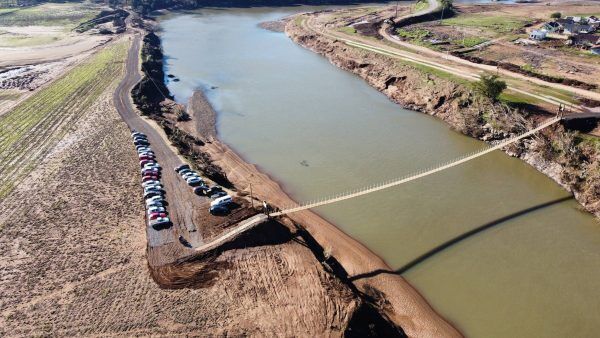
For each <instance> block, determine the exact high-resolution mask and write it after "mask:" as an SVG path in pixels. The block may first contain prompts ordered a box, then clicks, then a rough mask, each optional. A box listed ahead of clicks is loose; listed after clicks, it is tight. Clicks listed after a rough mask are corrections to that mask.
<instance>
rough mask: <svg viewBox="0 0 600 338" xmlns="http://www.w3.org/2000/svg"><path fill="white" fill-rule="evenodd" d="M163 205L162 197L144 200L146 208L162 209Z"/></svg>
mask: <svg viewBox="0 0 600 338" xmlns="http://www.w3.org/2000/svg"><path fill="white" fill-rule="evenodd" d="M165 205H166V202H165V198H164V197H163V196H152V197H148V198H146V207H151V206H158V207H163V208H164V206H165Z"/></svg>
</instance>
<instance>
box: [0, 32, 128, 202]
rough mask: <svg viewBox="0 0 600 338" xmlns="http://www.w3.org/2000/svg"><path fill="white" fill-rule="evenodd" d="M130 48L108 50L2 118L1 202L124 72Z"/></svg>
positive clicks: (85, 61) (0, 122)
mask: <svg viewBox="0 0 600 338" xmlns="http://www.w3.org/2000/svg"><path fill="white" fill-rule="evenodd" d="M126 48H127V44H126V43H124V42H121V43H118V44H114V45H112V46H110V47H107V48H105V49H104V50H102V51H100V52H99V53H97V54H96V55H94V56H92V57H90V58H88V59H86V60H84V61H83V62H81V64H79V65H78V66H76V67H75V68H74V69H72V70H71V71H69V72H68V73H66V74H65V75H63V76H62V77H60V78H59V79H57V80H56V81H54V82H53V83H52V84H51V85H50V86H48V87H45V88H43V89H41V90H40V91H39V92H37V93H35V94H34V95H33V96H31V97H29V98H28V99H27V100H25V101H23V102H22V103H20V104H19V105H17V106H16V107H14V108H13V109H12V111H10V112H9V113H6V114H4V115H2V116H0V198H2V197H4V196H6V195H7V194H8V193H9V192H10V191H11V190H12V188H13V187H14V186H15V185H16V184H18V182H19V181H20V180H21V179H22V178H23V177H24V176H25V175H27V173H29V172H30V171H31V169H32V168H34V167H35V166H36V165H37V164H38V163H39V161H40V160H41V159H42V158H43V157H44V156H45V155H46V154H47V153H48V151H50V149H51V148H52V147H53V146H54V145H55V144H56V143H57V142H58V141H59V140H60V139H62V137H63V136H64V135H65V133H66V132H67V131H68V130H69V128H70V127H71V126H72V125H73V124H74V123H75V122H76V121H77V120H78V119H79V118H80V117H81V116H82V113H83V112H84V111H85V110H86V109H87V108H89V107H90V106H91V104H92V103H93V102H94V101H95V100H96V99H97V98H98V96H99V95H100V94H101V93H102V92H103V91H104V90H105V89H106V88H107V87H108V86H110V84H111V83H112V82H113V81H114V79H115V78H117V77H118V75H119V74H120V73H121V72H122V69H123V62H122V60H123V59H124V56H125V52H126Z"/></svg>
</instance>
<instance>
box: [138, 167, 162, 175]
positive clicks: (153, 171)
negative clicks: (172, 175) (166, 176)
mask: <svg viewBox="0 0 600 338" xmlns="http://www.w3.org/2000/svg"><path fill="white" fill-rule="evenodd" d="M141 171H142V174H144V175H145V174H158V173H159V172H160V170H158V169H156V168H146V167H144V168H142V170H141Z"/></svg>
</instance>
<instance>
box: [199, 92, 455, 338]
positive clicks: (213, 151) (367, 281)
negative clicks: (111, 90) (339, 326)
mask: <svg viewBox="0 0 600 338" xmlns="http://www.w3.org/2000/svg"><path fill="white" fill-rule="evenodd" d="M193 97H194V99H193V100H191V101H190V104H189V105H188V111H189V112H190V115H191V116H192V119H197V120H201V121H203V122H205V123H212V125H209V126H205V128H206V129H208V130H211V129H213V128H215V126H214V124H215V123H216V121H215V119H214V118H213V119H212V120H211V118H210V115H211V114H210V109H206V107H209V106H210V103H208V101H207V100H206V98H205V96H204V95H200V94H196V93H195V94H194V96H193ZM203 113H207V114H208V116H202V114H203ZM203 150H204V151H206V152H207V153H208V154H209V155H210V157H211V158H212V160H213V162H214V164H216V165H218V166H219V167H221V168H222V169H223V170H224V171H225V173H226V174H227V178H228V179H229V180H230V181H231V182H232V183H233V184H234V185H235V186H236V187H237V188H238V189H239V190H240V191H242V192H244V193H248V194H249V193H250V185H251V186H252V193H253V195H254V196H255V198H257V199H259V200H266V201H268V202H269V203H270V204H271V205H274V206H277V207H280V206H283V205H290V204H294V203H295V202H294V201H293V200H292V199H291V198H290V197H289V195H288V194H287V193H286V192H285V191H284V189H283V188H282V186H281V185H280V184H279V183H278V182H276V181H275V180H273V179H272V178H271V177H270V176H269V175H268V174H265V173H264V172H262V171H261V170H260V169H259V168H258V167H257V166H256V165H254V164H250V163H248V162H247V161H246V160H245V159H243V158H242V157H241V156H240V155H239V154H238V153H236V152H235V150H233V149H232V148H231V147H230V146H228V145H227V144H225V143H223V142H221V141H220V140H219V139H218V137H217V138H214V139H212V140H211V141H210V142H207V143H206V144H205V145H204V146H203ZM286 218H289V219H290V220H291V221H293V222H294V223H296V224H299V225H301V226H302V227H303V228H305V229H306V230H307V231H308V232H309V233H310V235H311V237H313V238H314V239H315V241H316V242H317V243H318V244H319V245H320V246H321V247H323V248H325V251H326V252H327V255H329V256H331V257H333V258H335V260H336V261H337V262H339V264H340V265H341V267H342V269H341V271H337V272H338V277H339V278H341V279H342V280H351V281H352V284H353V285H354V286H355V287H356V288H357V289H358V290H359V291H360V292H361V293H362V294H364V295H366V296H368V297H369V298H371V299H376V300H377V303H380V304H381V306H380V307H379V310H380V311H381V312H382V313H383V314H384V315H385V316H386V317H388V318H389V319H390V320H391V321H393V322H394V323H395V324H396V325H398V326H400V327H402V329H403V330H404V331H405V332H406V334H407V335H408V336H426V337H436V336H437V337H439V336H445V337H459V336H461V334H460V333H459V332H458V331H457V330H456V329H455V328H454V327H453V326H452V325H451V324H449V323H448V322H446V321H445V320H444V319H443V318H442V317H441V316H439V314H437V313H436V312H435V310H434V309H433V308H431V306H430V305H429V304H428V303H427V301H426V300H425V299H424V298H423V297H422V296H421V295H420V294H419V292H418V291H417V290H416V289H414V288H413V287H412V286H411V285H410V284H408V282H407V281H406V280H405V279H404V278H402V276H400V275H398V274H395V273H394V270H393V269H391V268H390V266H388V265H387V264H386V263H385V261H383V260H382V259H381V258H380V257H379V256H377V255H376V254H375V253H373V252H372V251H371V250H369V249H368V248H367V247H365V246H364V245H363V244H362V243H360V242H358V241H357V240H355V239H353V238H351V237H350V236H348V235H347V234H346V233H344V232H343V231H342V230H340V229H339V228H337V227H336V226H335V225H333V224H332V223H329V222H328V221H327V220H325V219H324V218H322V217H321V216H320V215H318V214H317V213H315V212H313V211H308V210H307V211H302V212H298V213H294V214H291V215H289V216H286ZM339 274H342V275H341V276H340V275H339ZM364 275H367V276H370V277H362V278H357V279H353V277H355V276H364Z"/></svg>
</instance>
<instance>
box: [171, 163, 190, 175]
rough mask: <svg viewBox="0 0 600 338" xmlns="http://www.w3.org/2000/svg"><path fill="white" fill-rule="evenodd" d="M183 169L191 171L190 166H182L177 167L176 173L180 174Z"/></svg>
mask: <svg viewBox="0 0 600 338" xmlns="http://www.w3.org/2000/svg"><path fill="white" fill-rule="evenodd" d="M183 169H190V166H189V165H188V164H182V165H180V166H177V167H175V172H176V173H178V172H180V171H181V170H183Z"/></svg>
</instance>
